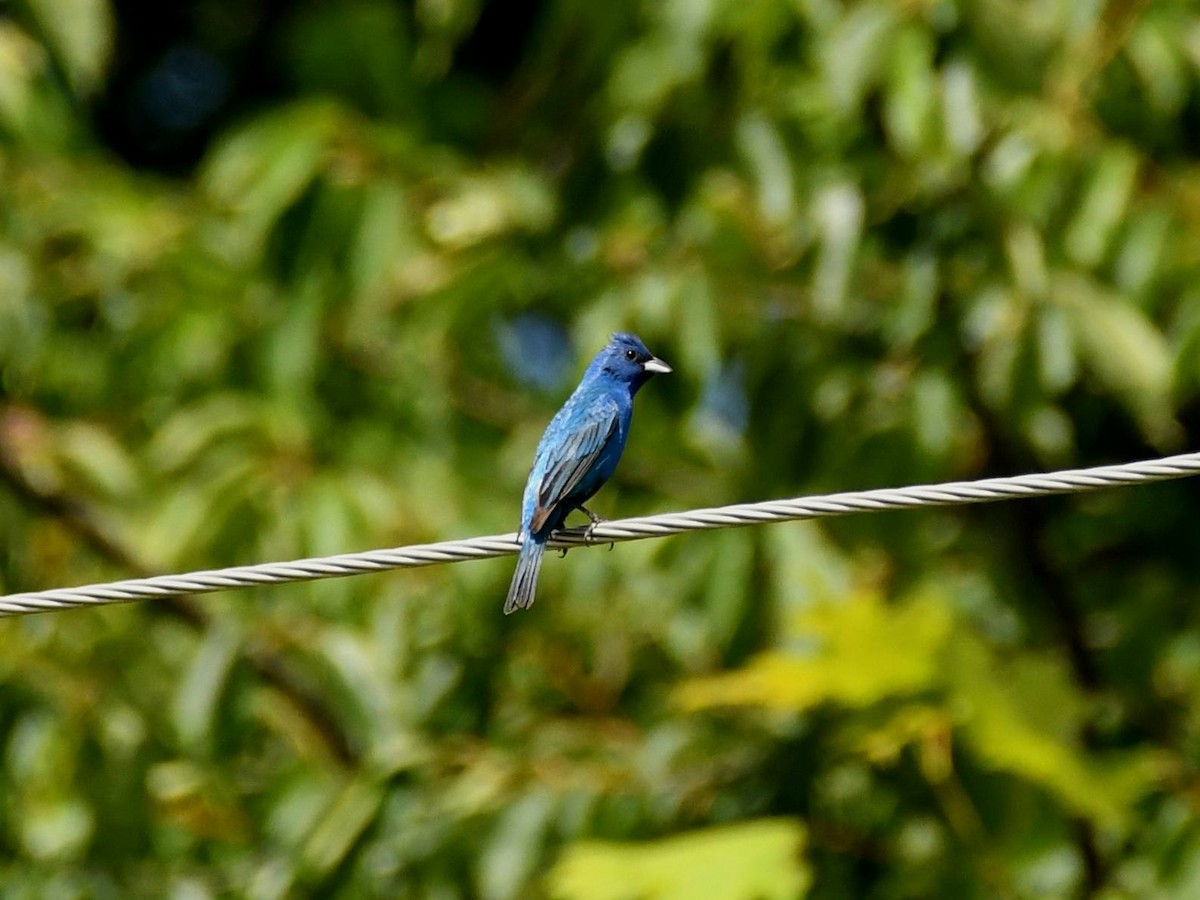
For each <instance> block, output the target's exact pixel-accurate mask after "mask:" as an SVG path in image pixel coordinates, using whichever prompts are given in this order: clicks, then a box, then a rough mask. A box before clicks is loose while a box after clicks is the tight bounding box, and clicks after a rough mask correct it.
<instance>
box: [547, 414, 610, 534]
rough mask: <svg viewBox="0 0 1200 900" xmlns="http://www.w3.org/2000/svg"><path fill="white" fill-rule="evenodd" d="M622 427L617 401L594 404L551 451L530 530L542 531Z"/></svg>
mask: <svg viewBox="0 0 1200 900" xmlns="http://www.w3.org/2000/svg"><path fill="white" fill-rule="evenodd" d="M619 427H620V411H619V409H618V407H617V404H616V402H615V401H613V400H605V401H603V402H600V403H597V404H595V405H594V406H592V407H591V408H590V409H589V410H588V412H587V416H586V418H585V419H584V422H583V425H582V427H580V428H578V429H576V430H575V431H572V432H571V434H570V435H568V436H567V437H566V438H565V439H564V440H563V441H562V443H561V444H559V445H558V446H557V447H555V448H554V449H553V450H551V451H550V453H549V458H548V460H547V465H546V471H545V473H544V474H543V475H542V480H541V482H540V483H539V484H538V490H537V506H535V507H534V510H533V519H532V520H531V521H530V524H529V530H530V531H533V532H538V531H541V530H542V527H543V526H544V525H545V524H546V520H547V519H549V518H550V515H551V513H553V512H554V508H555V507H556V506H558V504H559V503H560V502H562V500H563V499H564V498H565V497H568V496H570V494H571V493H572V491H574V489H575V487H576V486H577V485H578V484H579V482H580V481H582V480H583V478H584V477H585V476H586V475H587V474H588V472H589V471H591V469H592V467H593V466H594V465H595V464H596V460H597V459H598V458H599V456H600V454H601V453H603V452H604V448H605V446H606V445H607V444H608V442H609V441H610V440H611V439H612V436H613V435H614V434H616V433H617V429H618V428H619Z"/></svg>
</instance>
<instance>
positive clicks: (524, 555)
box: [504, 534, 546, 616]
mask: <svg viewBox="0 0 1200 900" xmlns="http://www.w3.org/2000/svg"><path fill="white" fill-rule="evenodd" d="M545 549H546V543H545V541H535V540H534V539H533V535H531V534H527V535H525V543H523V544H522V545H521V552H520V554H519V555H518V556H517V571H516V572H514V573H513V580H512V584H511V585H509V587H508V599H506V600H505V601H504V614H505V615H506V616H507V615H508V614H509V613H513V612H516V611H517V610H518V609H529V607H531V606H533V593H534V591H536V590H537V579H538V571H539V570H540V569H541V568H542V551H543V550H545Z"/></svg>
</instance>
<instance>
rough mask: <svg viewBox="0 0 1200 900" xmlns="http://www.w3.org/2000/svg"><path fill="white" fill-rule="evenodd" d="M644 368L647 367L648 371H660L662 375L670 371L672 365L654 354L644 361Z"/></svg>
mask: <svg viewBox="0 0 1200 900" xmlns="http://www.w3.org/2000/svg"><path fill="white" fill-rule="evenodd" d="M642 368H643V369H645V370H646V371H647V372H658V373H660V374H662V375H666V374H667V373H668V372H670V371H671V367H670V366H668V365H667V364H666V363H665V362H663V361H662V360H661V359H659V358H658V357H657V356H652V357H650V358H649V359H648V360H646V361H645V362H644V363H642Z"/></svg>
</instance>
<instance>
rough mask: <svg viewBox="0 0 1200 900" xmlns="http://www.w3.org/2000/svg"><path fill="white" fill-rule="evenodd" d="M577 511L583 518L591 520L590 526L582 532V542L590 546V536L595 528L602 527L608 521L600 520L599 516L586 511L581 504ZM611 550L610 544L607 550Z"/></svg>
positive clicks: (588, 510) (594, 531)
mask: <svg viewBox="0 0 1200 900" xmlns="http://www.w3.org/2000/svg"><path fill="white" fill-rule="evenodd" d="M579 511H580V512H581V513H583V514H584V515H585V516H587V517H588V518H589V519H591V520H592V524H591V525H589V526H588V527H587V530H586V531H584V532H583V540H584V542H585V543H588V544H590V543H591V542H592V536H593V535H594V534H595V533H596V526H597V525H602V524H604V523H605V522H606V521H608V520H607V519H602V518H600V516H598V515H596V514H595V513H594V512H592V511H591V510H590V509H588V508H587V507H586V506H583V505H582V504H581V505H580V507H579ZM612 548H613V545H612V544H611V543H610V544H609V545H608V549H609V550H612Z"/></svg>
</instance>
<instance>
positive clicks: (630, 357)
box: [625, 350, 637, 362]
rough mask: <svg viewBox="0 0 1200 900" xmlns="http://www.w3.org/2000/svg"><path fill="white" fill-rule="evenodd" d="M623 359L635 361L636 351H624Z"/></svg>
mask: <svg viewBox="0 0 1200 900" xmlns="http://www.w3.org/2000/svg"><path fill="white" fill-rule="evenodd" d="M625 358H626V359H627V360H629V361H630V362H633V361H634V360H635V359H637V351H636V350H626V351H625Z"/></svg>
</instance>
